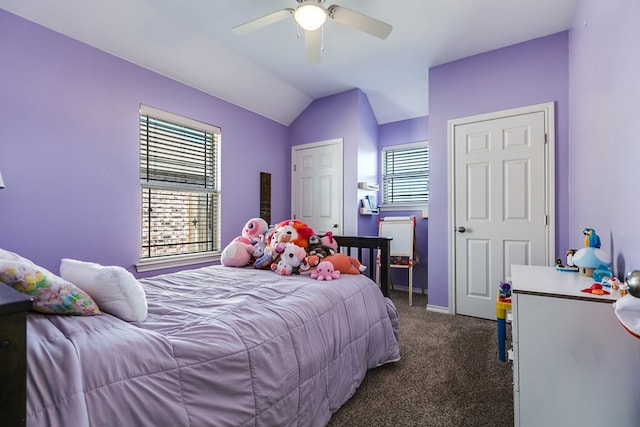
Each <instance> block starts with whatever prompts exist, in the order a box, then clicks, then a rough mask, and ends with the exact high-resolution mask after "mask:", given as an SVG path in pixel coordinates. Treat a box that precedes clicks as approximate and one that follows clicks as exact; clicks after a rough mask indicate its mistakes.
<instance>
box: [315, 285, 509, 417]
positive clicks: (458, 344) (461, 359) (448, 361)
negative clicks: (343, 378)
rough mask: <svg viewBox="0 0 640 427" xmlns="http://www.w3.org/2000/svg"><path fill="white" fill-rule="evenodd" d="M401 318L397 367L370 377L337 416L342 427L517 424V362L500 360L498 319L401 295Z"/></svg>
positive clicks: (398, 299) (398, 302) (395, 295)
mask: <svg viewBox="0 0 640 427" xmlns="http://www.w3.org/2000/svg"><path fill="white" fill-rule="evenodd" d="M392 300H393V302H394V303H395V305H396V307H397V308H398V312H399V315H400V356H401V360H400V361H399V362H397V363H393V364H389V365H384V366H380V367H378V368H375V369H372V370H370V371H369V372H368V373H367V376H366V377H365V379H364V381H363V383H362V385H361V386H360V388H359V389H358V390H357V391H356V393H355V394H354V395H353V397H352V398H351V399H350V400H349V401H348V402H347V403H346V404H345V405H344V406H343V407H342V408H340V410H338V412H336V413H335V414H334V415H333V417H332V418H331V420H330V422H329V424H328V426H329V427H342V426H393V427H402V426H447V427H453V426H464V427H467V426H469V427H473V426H478V427H506V426H513V386H512V378H513V376H512V372H511V364H510V363H504V362H500V361H498V344H497V334H496V322H495V321H491V320H484V319H477V318H473V317H467V316H460V315H456V316H452V315H449V314H442V313H434V312H431V311H427V310H426V301H427V298H426V296H424V295H419V294H416V295H414V298H413V307H409V305H408V296H407V293H406V292H399V291H393V293H392Z"/></svg>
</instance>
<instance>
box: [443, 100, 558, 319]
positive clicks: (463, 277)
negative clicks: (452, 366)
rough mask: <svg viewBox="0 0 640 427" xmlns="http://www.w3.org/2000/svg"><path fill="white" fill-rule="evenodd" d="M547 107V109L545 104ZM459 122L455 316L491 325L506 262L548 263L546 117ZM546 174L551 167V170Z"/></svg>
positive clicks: (525, 114)
mask: <svg viewBox="0 0 640 427" xmlns="http://www.w3.org/2000/svg"><path fill="white" fill-rule="evenodd" d="M545 106H546V107H547V108H551V106H550V105H547V104H545ZM496 114H497V116H496V117H495V118H492V117H489V118H485V119H483V120H477V118H475V119H472V120H468V121H466V120H461V121H458V122H457V123H456V124H455V125H453V126H450V132H452V133H453V147H452V149H453V169H454V170H453V195H452V196H451V197H452V202H453V204H452V206H453V215H452V218H453V220H452V222H453V224H454V226H453V230H452V243H453V245H454V251H453V252H454V255H453V257H452V258H453V262H454V263H455V266H454V269H453V270H454V282H455V284H454V291H455V311H456V313H458V314H463V315H469V316H475V317H481V318H486V319H495V318H496V317H495V316H496V309H495V307H496V306H495V301H496V295H497V292H498V285H499V283H500V282H501V281H503V280H509V281H510V280H511V271H510V266H511V265H512V264H531V265H547V264H548V263H549V260H550V257H549V250H550V249H549V248H550V247H551V246H550V241H551V239H550V236H549V230H550V226H549V221H550V220H551V219H552V218H551V215H550V205H549V187H548V185H549V183H550V181H551V178H552V177H551V176H550V175H549V174H548V170H549V168H548V166H547V161H548V160H547V157H548V156H547V150H548V148H549V147H548V143H547V142H548V137H549V136H548V123H547V117H553V115H552V114H551V115H550V116H549V111H547V110H544V109H542V110H540V109H538V110H536V109H535V108H534V109H533V111H528V110H524V111H516V110H514V111H511V112H509V114H510V115H506V116H503V115H501V114H498V113H496ZM551 168H552V166H551Z"/></svg>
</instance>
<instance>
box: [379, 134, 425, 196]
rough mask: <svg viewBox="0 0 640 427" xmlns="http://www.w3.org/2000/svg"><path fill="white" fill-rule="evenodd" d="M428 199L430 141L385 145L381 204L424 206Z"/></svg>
mask: <svg viewBox="0 0 640 427" xmlns="http://www.w3.org/2000/svg"><path fill="white" fill-rule="evenodd" d="M428 203H429V143H428V142H417V143H411V144H404V145H395V146H389V147H384V148H383V149H382V205H383V206H384V205H387V206H393V205H396V206H424V205H427V204H428Z"/></svg>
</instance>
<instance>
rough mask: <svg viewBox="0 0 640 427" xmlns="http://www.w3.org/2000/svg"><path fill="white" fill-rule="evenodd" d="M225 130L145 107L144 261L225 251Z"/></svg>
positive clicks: (142, 136) (142, 114)
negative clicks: (221, 176)
mask: <svg viewBox="0 0 640 427" xmlns="http://www.w3.org/2000/svg"><path fill="white" fill-rule="evenodd" d="M219 159H220V129H219V128H217V127H215V126H211V125H208V124H206V123H201V122H198V121H195V120H191V119H188V118H185V117H181V116H178V115H175V114H172V113H167V112H165V111H161V110H156V109H154V108H152V107H147V106H141V108H140V190H141V196H142V197H141V201H142V209H141V212H142V245H141V259H142V260H144V259H149V258H156V257H165V256H171V255H189V254H202V253H207V252H209V253H212V252H219V251H220V238H219V228H220V227H219V217H220V192H219V187H220V180H219V167H220V165H219Z"/></svg>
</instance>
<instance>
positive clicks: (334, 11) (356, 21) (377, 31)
mask: <svg viewBox="0 0 640 427" xmlns="http://www.w3.org/2000/svg"><path fill="white" fill-rule="evenodd" d="M327 14H328V15H329V17H330V18H332V19H333V20H334V21H337V22H339V23H341V24H343V25H347V26H349V27H352V28H355V29H357V30H360V31H364V32H365V33H368V34H371V35H372V36H375V37H378V38H380V39H386V38H387V36H388V35H389V34H390V33H391V30H392V29H393V26H392V25H390V24H387V23H386V22H382V21H379V20H377V19H375V18H372V17H370V16H367V15H363V14H362V13H359V12H356V11H355V10H351V9H347V8H346V7H342V6H338V5H335V4H334V5H332V6H329V7H328V8H327Z"/></svg>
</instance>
